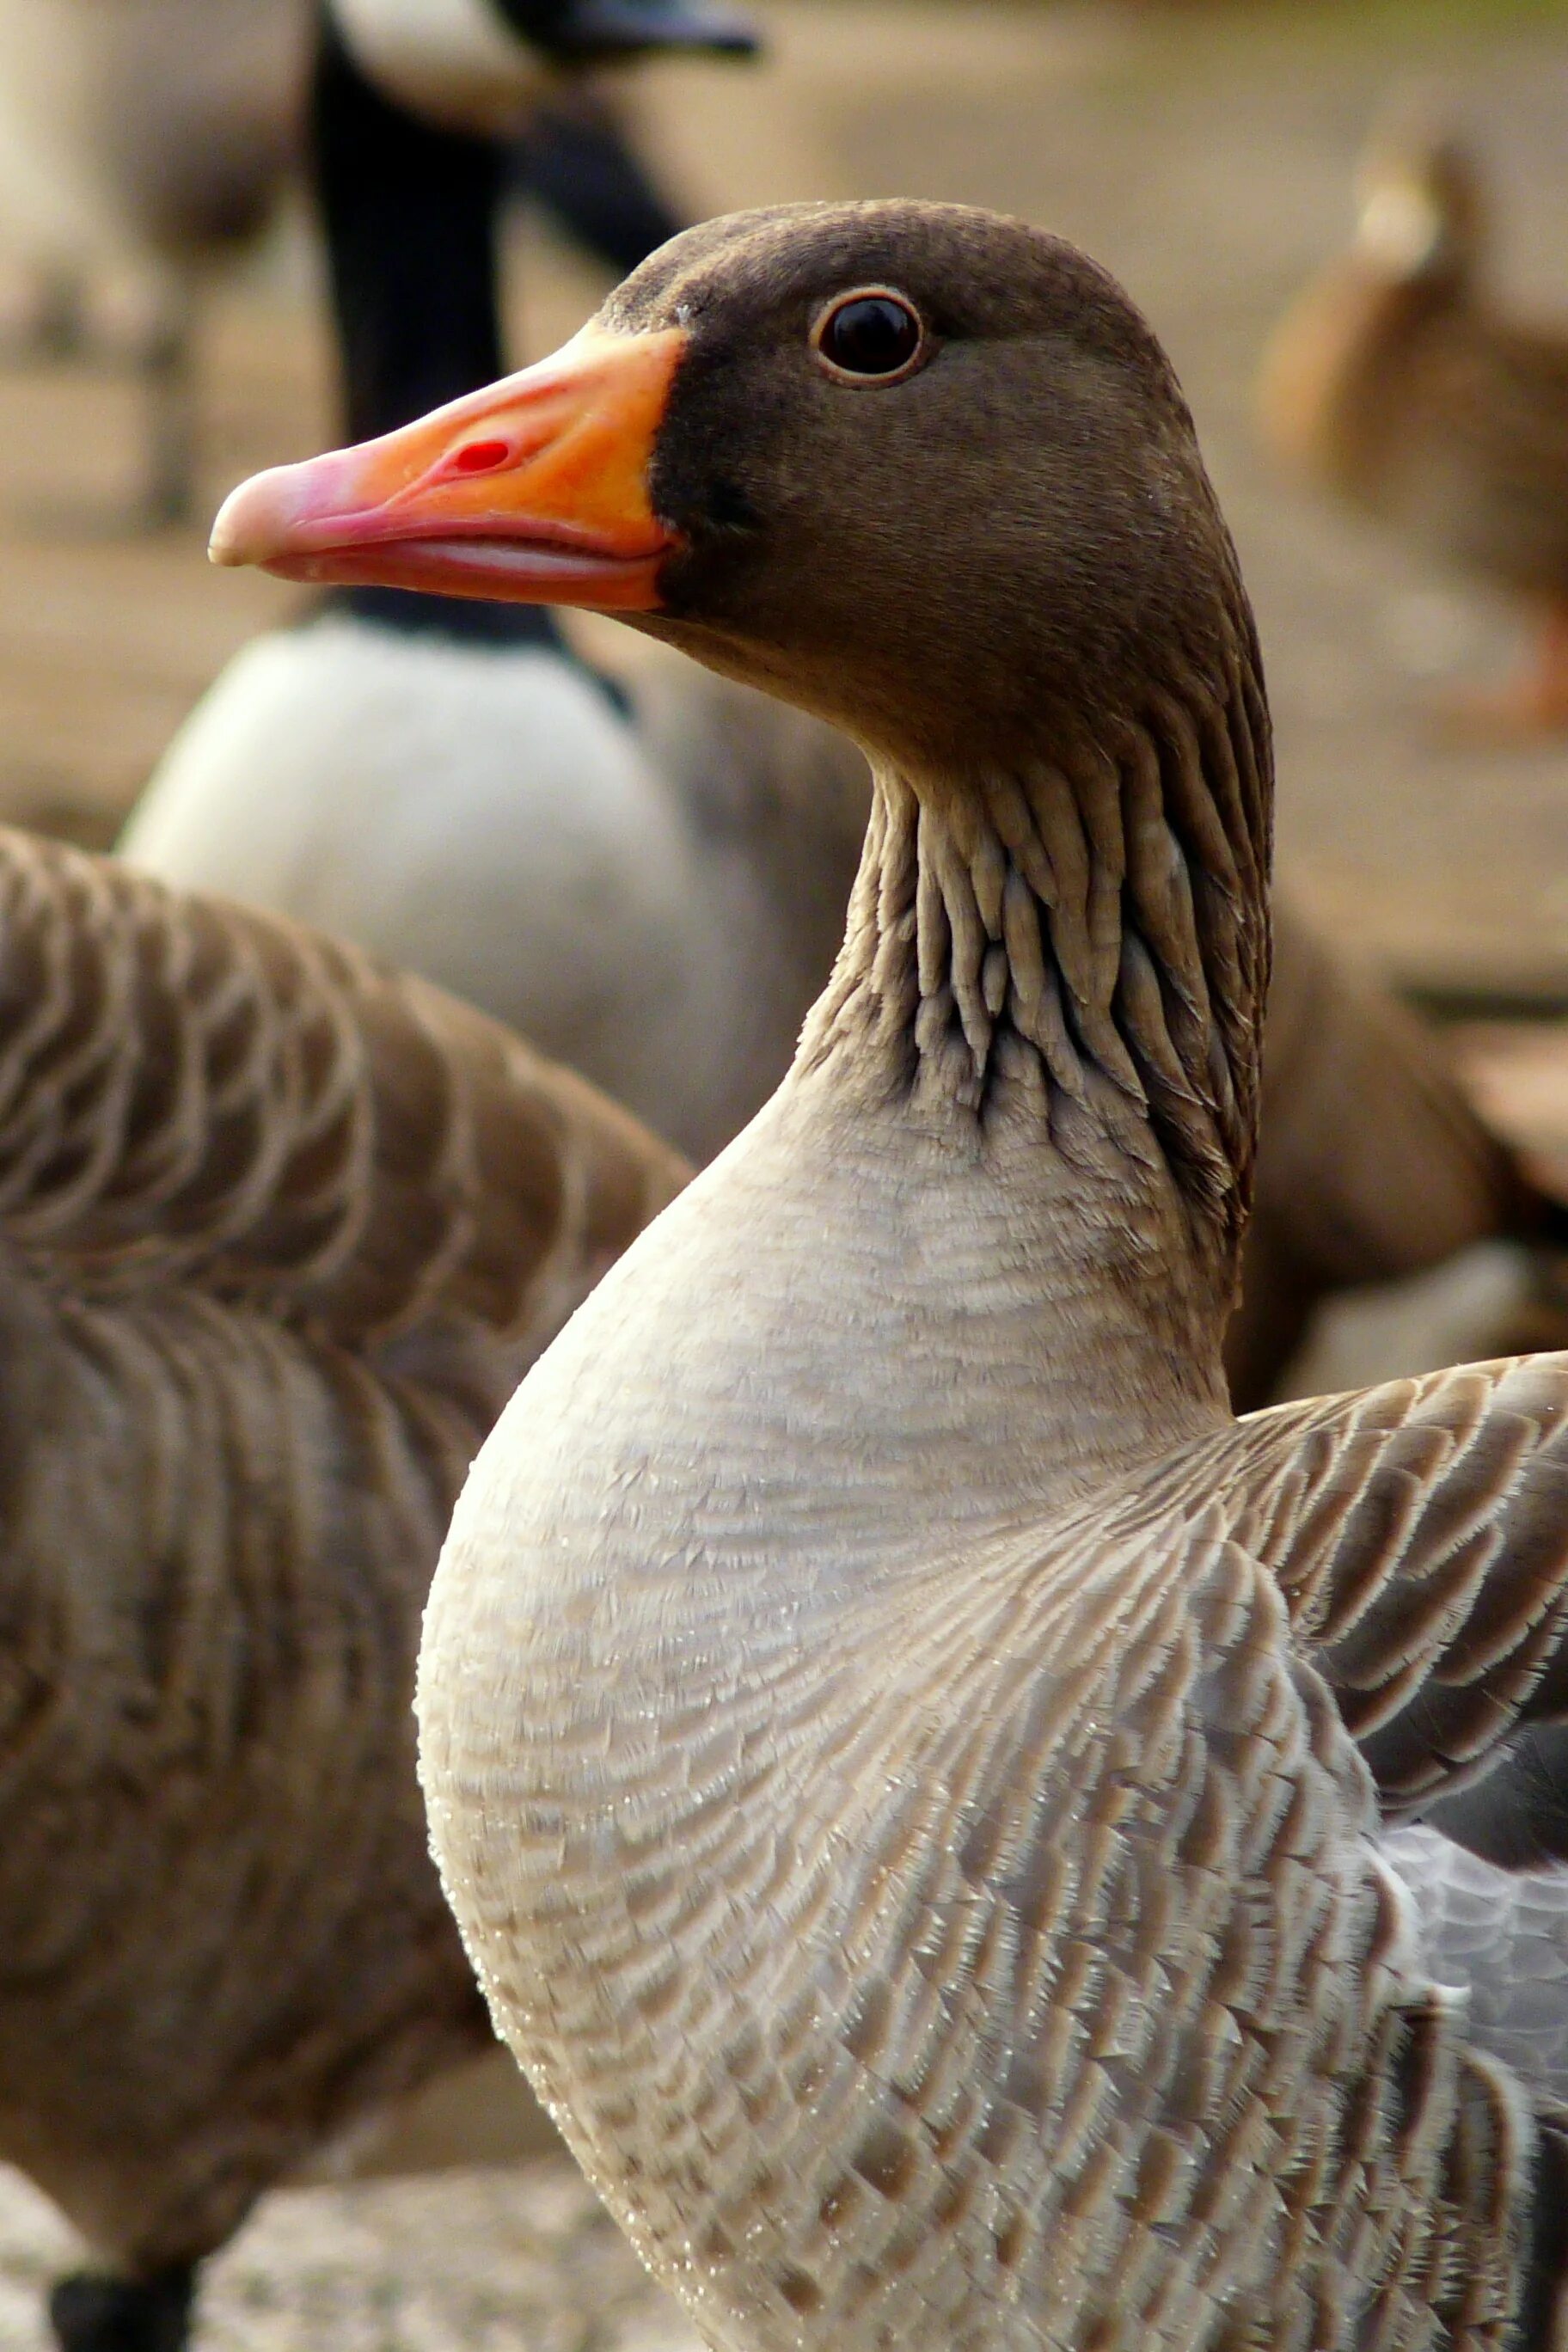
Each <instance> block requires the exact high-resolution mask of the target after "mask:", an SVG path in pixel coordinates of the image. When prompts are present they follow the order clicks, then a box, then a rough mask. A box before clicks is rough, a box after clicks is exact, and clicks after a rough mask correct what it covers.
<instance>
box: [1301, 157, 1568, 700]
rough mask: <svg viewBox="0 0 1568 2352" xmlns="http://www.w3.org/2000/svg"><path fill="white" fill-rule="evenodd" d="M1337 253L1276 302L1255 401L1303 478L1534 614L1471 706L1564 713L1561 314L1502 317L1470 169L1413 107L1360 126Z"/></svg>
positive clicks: (1567, 681) (1564, 351)
mask: <svg viewBox="0 0 1568 2352" xmlns="http://www.w3.org/2000/svg"><path fill="white" fill-rule="evenodd" d="M1360 194H1361V207H1360V218H1359V221H1358V224H1357V228H1356V234H1355V238H1354V241H1353V243H1352V246H1351V248H1350V250H1349V252H1348V253H1346V254H1345V255H1343V256H1342V257H1341V258H1339V259H1338V260H1336V261H1333V262H1331V263H1330V264H1329V266H1328V267H1327V268H1325V269H1324V270H1323V272H1322V273H1321V276H1320V277H1319V278H1317V279H1315V280H1314V281H1313V283H1312V284H1310V286H1309V287H1308V288H1307V289H1306V291H1305V292H1304V293H1303V294H1302V295H1301V296H1300V298H1299V299H1298V300H1297V301H1296V303H1295V304H1294V305H1293V306H1292V308H1291V309H1290V310H1289V311H1288V313H1287V314H1286V316H1285V318H1284V320H1282V321H1281V323H1280V325H1279V328H1278V329H1277V331H1276V332H1275V335H1274V337H1273V340H1272V342H1271V343H1270V346H1269V348H1268V353H1267V355H1266V358H1265V361H1264V365H1263V372H1262V376H1261V380H1260V385H1259V415H1260V418H1261V423H1262V428H1263V432H1264V434H1265V436H1266V438H1267V439H1268V442H1269V444H1270V445H1271V446H1272V447H1273V448H1274V449H1275V450H1276V451H1277V452H1278V453H1279V455H1280V457H1283V458H1284V459H1285V460H1286V461H1287V462H1288V463H1289V465H1290V466H1292V467H1294V468H1295V469H1296V470H1297V471H1298V472H1299V473H1300V475H1301V476H1302V477H1303V478H1306V479H1307V480H1309V481H1311V482H1313V483H1315V484H1317V485H1318V486H1319V487H1320V488H1323V489H1326V490H1329V491H1331V493H1332V494H1333V495H1334V496H1336V497H1337V498H1339V499H1342V500H1343V501H1344V502H1345V503H1346V504H1348V505H1350V506H1352V507H1354V508H1356V509H1359V510H1360V511H1361V512H1363V513H1364V514H1367V515H1370V516H1372V517H1373V518H1374V519H1375V520H1377V521H1379V522H1382V523H1384V524H1385V525H1387V526H1388V527H1389V528H1390V529H1391V530H1394V531H1396V532H1397V533H1398V534H1399V535H1400V536H1401V537H1402V538H1403V539H1405V540H1406V541H1409V542H1410V543H1411V544H1412V545H1414V546H1415V547H1416V548H1417V549H1418V550H1419V551H1422V552H1423V553H1425V554H1426V555H1427V556H1429V557H1431V558H1432V559H1433V560H1434V561H1436V562H1438V563H1442V564H1447V565H1452V566H1454V567H1455V568H1457V569H1458V570H1460V571H1464V572H1470V573H1472V574H1473V575H1475V576H1476V577H1478V578H1480V579H1484V580H1488V581H1491V582H1493V583H1497V584H1498V585H1500V586H1501V587H1504V588H1507V589H1510V590H1511V591H1513V592H1514V593H1516V594H1517V595H1519V596H1520V597H1521V598H1522V599H1523V600H1524V601H1525V603H1526V604H1528V605H1529V606H1530V607H1531V610H1532V611H1533V612H1534V613H1535V614H1536V616H1537V626H1538V635H1537V643H1536V654H1535V659H1534V664H1533V667H1531V670H1530V671H1529V673H1528V674H1527V675H1523V676H1521V677H1520V678H1519V679H1518V680H1517V681H1516V682H1515V683H1514V684H1513V686H1512V687H1511V688H1509V689H1508V690H1506V691H1505V692H1504V693H1502V694H1500V695H1494V696H1490V697H1485V698H1482V697H1476V698H1471V699H1472V700H1473V707H1474V709H1476V711H1477V712H1478V714H1480V713H1489V715H1491V716H1492V717H1494V718H1497V719H1503V720H1507V721H1509V722H1510V723H1515V724H1519V725H1522V726H1528V727H1562V726H1564V725H1568V321H1564V323H1563V324H1562V325H1559V326H1552V327H1543V326H1535V325H1531V324H1527V323H1525V322H1524V321H1521V320H1515V319H1513V318H1510V317H1509V316H1507V315H1506V314H1505V313H1504V312H1503V311H1502V310H1500V308H1499V305H1498V302H1497V299H1496V297H1495V295H1494V294H1493V292H1492V289H1491V287H1490V285H1489V262H1490V249H1489V236H1488V222H1487V214H1486V206H1485V203H1484V200H1483V195H1482V189H1481V183H1480V175H1479V171H1478V169H1477V166H1476V164H1475V162H1474V160H1473V158H1472V157H1471V156H1470V154H1469V153H1468V152H1467V150H1466V149H1465V148H1464V147H1463V146H1462V145H1461V144H1460V143H1459V142H1458V140H1457V139H1455V138H1453V137H1451V136H1447V135H1438V134H1436V133H1434V132H1433V131H1430V130H1429V129H1427V128H1426V127H1424V126H1422V125H1419V124H1413V123H1409V122H1403V123H1400V124H1397V125H1395V126H1394V128H1393V129H1391V130H1389V131H1383V132H1380V133H1379V134H1377V136H1376V137H1375V138H1374V139H1373V142H1372V145H1371V147H1370V149H1369V151H1368V153H1367V156H1366V158H1365V160H1364V162H1363V167H1362V173H1361V190H1360Z"/></svg>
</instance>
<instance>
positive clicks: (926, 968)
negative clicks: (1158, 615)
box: [797, 613, 1272, 1352]
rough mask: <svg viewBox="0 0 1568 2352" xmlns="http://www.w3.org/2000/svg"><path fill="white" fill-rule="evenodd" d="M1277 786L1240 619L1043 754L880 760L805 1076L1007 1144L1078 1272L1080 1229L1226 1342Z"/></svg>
mask: <svg viewBox="0 0 1568 2352" xmlns="http://www.w3.org/2000/svg"><path fill="white" fill-rule="evenodd" d="M1271 786H1272V775H1271V761H1270V747H1269V727H1268V708H1267V703H1266V700H1265V698H1264V693H1263V688H1262V680H1261V674H1260V669H1259V665H1258V652H1257V645H1256V640H1255V637H1254V635H1253V631H1252V627H1251V623H1250V618H1249V616H1247V615H1246V614H1245V613H1243V614H1242V615H1241V616H1240V621H1239V625H1238V626H1237V631H1236V634H1235V636H1234V639H1233V642H1232V645H1231V646H1230V648H1229V649H1228V651H1227V653H1226V657H1225V658H1224V659H1222V660H1221V661H1220V662H1218V663H1217V664H1214V665H1211V666H1209V667H1207V669H1206V674H1205V672H1199V671H1194V672H1191V673H1189V674H1187V675H1185V676H1184V677H1182V679H1181V683H1180V686H1179V688H1178V687H1177V686H1174V685H1151V686H1150V688H1149V689H1148V691H1147V693H1146V695H1145V696H1143V697H1142V698H1141V700H1140V701H1139V703H1138V705H1137V707H1136V708H1123V709H1121V710H1119V711H1117V712H1115V713H1106V714H1104V715H1102V716H1101V717H1100V719H1099V720H1098V721H1097V723H1095V724H1094V725H1093V726H1092V727H1091V728H1089V729H1085V730H1082V731H1077V730H1075V731H1074V732H1073V733H1072V734H1071V736H1070V737H1068V736H1065V735H1062V734H1060V733H1058V732H1057V731H1056V730H1053V731H1052V733H1051V735H1050V736H1049V738H1047V737H1044V736H1042V740H1040V742H1039V744H1038V747H1037V750H1036V751H1032V752H1031V753H1030V754H1029V755H1028V756H1026V757H1023V758H1018V757H1014V758H1012V759H1009V760H1008V761H1005V762H1003V763H998V764H995V765H993V764H991V763H989V762H986V761H977V762H976V763H975V765H974V766H973V768H972V769H970V770H969V771H968V772H965V773H963V774H961V775H959V774H941V775H937V774H917V773H910V772H907V771H906V770H905V769H903V768H902V767H900V766H899V765H896V764H892V763H883V764H879V766H878V770H877V777H876V792H875V797H874V805H873V810H872V815H871V822H870V827H869V830H868V835H867V842H866V850H865V855H864V858H863V860H862V864H861V866H860V871H859V875H858V881H857V884H856V888H855V893H854V897H853V898H852V901H851V906H850V913H849V921H848V929H847V937H846V940H845V943H844V947H843V950H842V952H841V954H840V956H839V960H838V962H837V966H836V968H835V971H834V974H833V978H832V981H831V982H830V984H829V986H828V989H827V991H826V994H825V995H824V997H823V998H822V1000H821V1001H820V1003H818V1005H817V1006H816V1010H815V1012H814V1013H813V1014H812V1016H811V1019H810V1021H809V1022H808V1024H807V1026H806V1030H805V1035H804V1037H803V1039H802V1044H801V1052H800V1057H799V1062H798V1065H797V1068H798V1071H799V1074H800V1076H802V1077H803V1078H808V1077H809V1076H811V1075H812V1074H813V1073H816V1072H820V1073H822V1074H823V1075H824V1076H826V1077H828V1078H829V1079H830V1080H831V1081H832V1082H833V1083H835V1084H839V1085H846V1084H847V1085H850V1086H852V1087H857V1088H867V1087H869V1088H871V1089H873V1090H875V1091H876V1092H877V1093H878V1094H879V1095H880V1096H882V1097H887V1096H889V1095H893V1094H900V1093H901V1094H902V1096H903V1097H905V1098H906V1099H907V1101H908V1103H909V1105H910V1108H911V1110H912V1111H913V1112H914V1113H915V1114H916V1115H917V1116H918V1117H919V1118H920V1119H921V1123H922V1125H929V1124H931V1122H933V1121H934V1122H936V1123H937V1125H938V1126H939V1127H940V1126H941V1125H942V1123H943V1122H944V1121H945V1122H947V1123H949V1124H950V1125H952V1124H957V1125H958V1126H960V1127H963V1126H967V1127H969V1128H970V1129H973V1130H975V1131H976V1132H977V1134H978V1136H979V1138H980V1139H981V1140H982V1141H983V1142H984V1143H985V1144H986V1145H988V1146H991V1147H995V1148H1001V1147H1003V1146H1004V1145H1005V1144H1011V1145H1012V1146H1013V1147H1014V1152H1013V1155H1012V1165H1013V1166H1014V1168H1015V1169H1016V1166H1017V1153H1016V1146H1017V1145H1018V1143H1019V1142H1020V1141H1026V1142H1027V1144H1028V1145H1029V1147H1030V1150H1028V1152H1026V1155H1025V1164H1026V1166H1029V1167H1031V1168H1033V1170H1034V1171H1036V1173H1037V1180H1038V1189H1039V1191H1040V1192H1041V1193H1042V1194H1043V1195H1045V1196H1046V1197H1047V1198H1048V1199H1049V1200H1050V1202H1052V1204H1053V1207H1054V1206H1055V1204H1057V1203H1058V1202H1059V1203H1061V1204H1063V1205H1064V1206H1065V1205H1066V1204H1067V1203H1068V1202H1072V1203H1073V1204H1074V1207H1075V1208H1076V1210H1077V1211H1078V1215H1077V1218H1076V1219H1075V1220H1073V1222H1075V1223H1077V1225H1078V1227H1079V1235H1080V1241H1079V1246H1078V1247H1077V1249H1076V1251H1075V1255H1077V1256H1079V1258H1081V1256H1082V1255H1083V1250H1082V1245H1081V1235H1082V1234H1083V1233H1084V1232H1088V1233H1089V1235H1090V1236H1091V1240H1090V1243H1089V1246H1090V1247H1091V1248H1092V1249H1093V1250H1095V1251H1097V1252H1099V1253H1100V1255H1101V1256H1102V1258H1103V1259H1104V1261H1105V1262H1106V1265H1107V1270H1108V1272H1110V1273H1111V1274H1112V1276H1114V1274H1115V1272H1116V1269H1117V1265H1118V1262H1119V1261H1121V1262H1126V1261H1128V1260H1129V1259H1131V1258H1132V1257H1136V1259H1137V1260H1138V1275H1139V1279H1140V1283H1141V1285H1142V1284H1148V1283H1149V1281H1150V1278H1151V1276H1152V1277H1153V1280H1154V1282H1155V1284H1156V1285H1158V1284H1160V1283H1163V1282H1165V1281H1167V1280H1174V1281H1177V1282H1179V1284H1180V1285H1181V1286H1183V1287H1184V1294H1185V1295H1186V1297H1188V1298H1189V1300H1190V1302H1191V1304H1192V1306H1193V1307H1194V1309H1195V1326H1196V1329H1197V1331H1198V1332H1199V1333H1200V1334H1201V1335H1202V1337H1203V1338H1204V1339H1212V1341H1213V1343H1214V1345H1215V1348H1217V1344H1218V1339H1219V1335H1220V1332H1221V1330H1222V1328H1223V1325H1224V1322H1225V1320H1226V1317H1227V1316H1228V1313H1229V1311H1230V1307H1231V1305H1232V1303H1233V1299H1234V1293H1235V1286H1236V1277H1237V1263H1238V1256H1239V1245H1240V1241H1241V1235H1242V1232H1243V1228H1244V1226H1245V1223H1246V1218H1247V1206H1248V1202H1249V1198H1250V1192H1251V1176H1252V1162H1253V1153H1254V1144H1255V1135H1256V1127H1257V1116H1258V1064H1259V1045H1260V1037H1261V1021H1262V1011H1263V1003H1264V998H1265V994H1266V991H1267V985H1268V906H1267V887H1268V852H1269V839H1270V821H1271V798H1272V789H1271ZM1034 1147H1037V1151H1036V1150H1035V1149H1034ZM1058 1222H1060V1223H1063V1224H1064V1225H1065V1224H1066V1223H1068V1220H1066V1219H1063V1220H1059V1221H1058ZM1162 1256H1163V1259H1164V1261H1165V1262H1164V1264H1163V1265H1158V1264H1154V1265H1152V1263H1151V1259H1152V1257H1154V1258H1160V1257H1162ZM1205 1352H1206V1349H1205Z"/></svg>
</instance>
